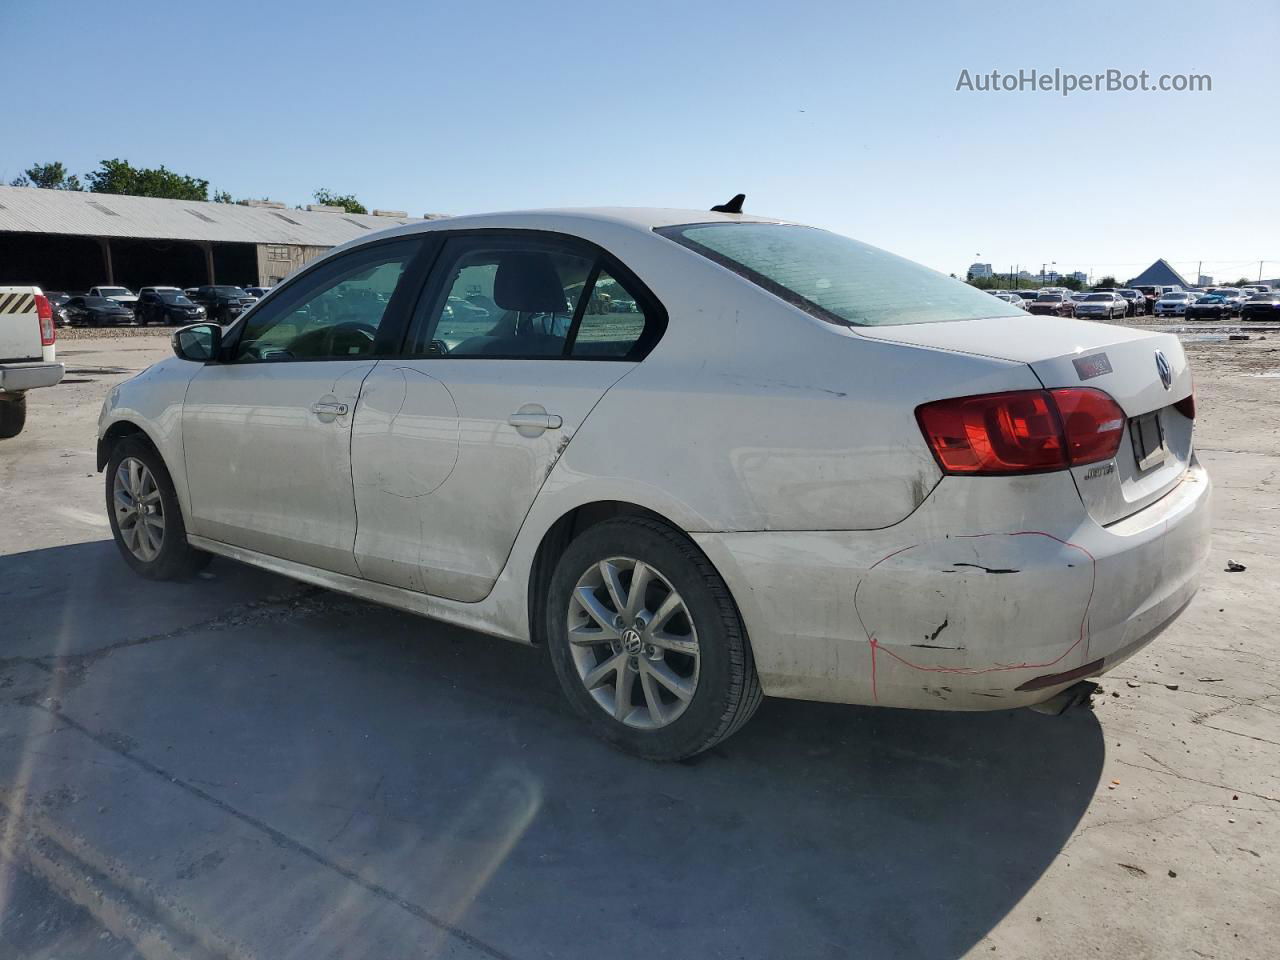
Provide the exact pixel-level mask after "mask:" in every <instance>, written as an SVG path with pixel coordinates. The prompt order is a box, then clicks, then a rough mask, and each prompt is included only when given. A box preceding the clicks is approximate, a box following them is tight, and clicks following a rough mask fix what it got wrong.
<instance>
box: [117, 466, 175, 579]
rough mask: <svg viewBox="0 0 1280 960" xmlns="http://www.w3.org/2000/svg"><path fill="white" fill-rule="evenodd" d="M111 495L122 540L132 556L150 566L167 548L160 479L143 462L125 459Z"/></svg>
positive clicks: (118, 469) (119, 468)
mask: <svg viewBox="0 0 1280 960" xmlns="http://www.w3.org/2000/svg"><path fill="white" fill-rule="evenodd" d="M111 492H112V500H113V503H114V505H115V511H116V528H117V529H118V530H119V531H120V539H121V540H122V541H124V545H125V546H126V547H127V548H128V549H129V552H130V553H132V554H133V555H134V556H135V557H137V558H138V559H139V560H141V561H142V562H143V563H150V562H151V561H152V560H154V559H155V558H156V557H158V556H159V555H160V548H161V547H162V546H163V545H164V502H163V501H162V500H161V498H160V488H159V487H158V486H156V478H155V477H154V476H153V475H152V473H151V470H150V469H149V468H148V467H147V465H146V464H145V463H143V462H142V461H141V460H139V459H137V458H136V457H125V458H124V459H123V460H121V461H120V465H119V466H118V467H116V475H115V482H114V483H113V485H112V491H111Z"/></svg>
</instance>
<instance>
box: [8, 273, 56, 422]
mask: <svg viewBox="0 0 1280 960" xmlns="http://www.w3.org/2000/svg"><path fill="white" fill-rule="evenodd" d="M55 337H56V331H55V329H54V325H53V307H52V306H51V305H50V303H49V301H48V300H47V299H46V298H45V295H44V294H43V293H42V292H41V291H40V288H39V287H3V286H0V439H3V438H6V437H16V436H17V435H18V434H19V433H21V432H22V427H23V425H24V424H25V423H26V422H27V391H28V390H34V389H35V388H36V387H51V386H53V385H54V384H55V383H57V382H58V381H60V380H61V379H62V374H63V366H62V364H60V363H58V362H57V361H56V360H55V359H54V349H55V348H54V339H55Z"/></svg>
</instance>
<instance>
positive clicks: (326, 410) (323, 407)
mask: <svg viewBox="0 0 1280 960" xmlns="http://www.w3.org/2000/svg"><path fill="white" fill-rule="evenodd" d="M347 409H348V407H347V405H346V404H345V403H339V402H338V401H336V400H318V401H316V402H315V403H313V404H312V405H311V412H312V413H314V414H315V415H316V416H317V417H319V418H320V419H321V420H325V419H329V420H332V419H333V418H335V417H345V416H346V415H347Z"/></svg>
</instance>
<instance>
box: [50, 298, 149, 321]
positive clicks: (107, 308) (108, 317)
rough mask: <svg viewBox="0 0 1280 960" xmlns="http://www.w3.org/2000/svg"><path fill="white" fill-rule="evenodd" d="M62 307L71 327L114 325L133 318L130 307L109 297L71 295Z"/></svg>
mask: <svg viewBox="0 0 1280 960" xmlns="http://www.w3.org/2000/svg"><path fill="white" fill-rule="evenodd" d="M62 309H63V310H64V311H65V312H66V314H67V322H68V323H69V324H70V325H71V326H73V327H114V326H118V325H119V324H122V323H133V320H134V312H133V308H132V307H126V306H125V305H124V304H123V303H118V302H117V301H115V300H112V299H110V298H109V297H95V296H89V295H86V296H83V297H72V298H71V299H70V300H68V301H67V302H66V304H65V305H64V306H63V308H62Z"/></svg>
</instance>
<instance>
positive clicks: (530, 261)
mask: <svg viewBox="0 0 1280 960" xmlns="http://www.w3.org/2000/svg"><path fill="white" fill-rule="evenodd" d="M493 299H494V302H495V303H497V305H498V306H499V307H500V308H501V309H503V310H515V311H517V312H519V313H564V312H565V311H566V310H567V309H568V308H567V307H566V306H565V296H564V287H562V286H561V285H560V275H559V274H558V273H556V268H555V266H554V265H553V264H552V262H551V257H550V256H549V255H547V254H545V253H536V252H532V251H529V252H519V253H515V252H512V253H504V254H502V259H501V260H499V261H498V271H497V273H496V275H495V276H494V279H493Z"/></svg>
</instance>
